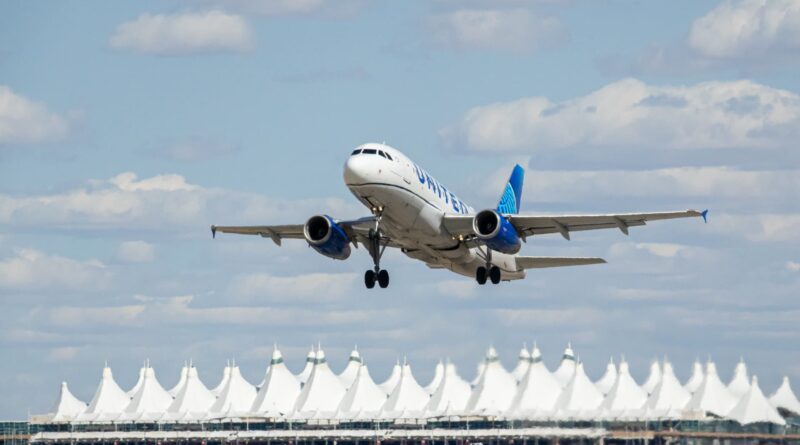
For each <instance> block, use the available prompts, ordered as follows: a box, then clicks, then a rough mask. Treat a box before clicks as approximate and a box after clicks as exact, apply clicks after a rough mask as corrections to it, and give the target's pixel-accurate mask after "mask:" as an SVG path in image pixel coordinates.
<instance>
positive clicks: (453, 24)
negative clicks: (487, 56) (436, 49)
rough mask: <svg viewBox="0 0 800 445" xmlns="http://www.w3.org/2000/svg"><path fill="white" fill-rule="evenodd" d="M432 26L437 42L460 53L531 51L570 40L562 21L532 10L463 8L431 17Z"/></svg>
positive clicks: (429, 23)
mask: <svg viewBox="0 0 800 445" xmlns="http://www.w3.org/2000/svg"><path fill="white" fill-rule="evenodd" d="M428 27H429V30H430V33H431V37H432V39H433V41H434V43H436V44H437V45H439V46H441V47H444V48H450V49H456V50H505V51H515V52H529V51H534V50H536V49H539V48H543V47H549V46H554V45H557V44H559V43H562V42H564V41H565V40H566V37H567V32H566V29H565V28H564V26H563V25H562V24H561V22H560V21H559V20H558V19H556V18H555V17H544V16H540V15H538V14H536V13H534V12H532V11H530V10H528V9H461V10H457V11H451V12H447V13H442V14H437V15H434V16H432V17H430V19H429V20H428Z"/></svg>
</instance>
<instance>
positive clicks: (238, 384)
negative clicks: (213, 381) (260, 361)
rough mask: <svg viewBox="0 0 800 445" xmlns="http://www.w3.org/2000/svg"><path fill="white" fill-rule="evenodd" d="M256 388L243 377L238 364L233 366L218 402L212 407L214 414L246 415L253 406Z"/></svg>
mask: <svg viewBox="0 0 800 445" xmlns="http://www.w3.org/2000/svg"><path fill="white" fill-rule="evenodd" d="M255 399H256V387H255V386H253V385H251V384H250V382H248V381H247V380H245V379H244V377H242V373H241V371H239V367H238V366H236V363H233V364H232V365H231V370H230V375H229V377H228V382H227V383H226V384H225V387H223V388H222V391H220V393H219V395H218V396H217V400H216V401H215V402H214V404H213V405H211V408H210V411H211V412H212V413H244V412H247V411H249V410H250V408H251V407H252V406H253V401H255Z"/></svg>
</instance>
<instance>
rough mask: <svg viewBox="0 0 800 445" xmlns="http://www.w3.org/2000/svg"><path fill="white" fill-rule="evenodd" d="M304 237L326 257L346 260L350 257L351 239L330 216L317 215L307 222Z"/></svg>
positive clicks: (304, 227)
mask: <svg viewBox="0 0 800 445" xmlns="http://www.w3.org/2000/svg"><path fill="white" fill-rule="evenodd" d="M303 235H304V236H305V237H306V241H308V245H310V246H311V247H313V248H314V250H316V251H317V252H319V253H321V254H323V255H325V256H326V257H329V258H333V259H335V260H346V259H347V258H348V257H349V256H350V238H349V237H348V236H347V234H346V233H344V230H342V228H341V227H340V226H339V225H338V224H336V222H334V221H333V219H331V217H330V216H328V215H316V216H312V217H311V218H309V219H308V221H306V225H305V226H303Z"/></svg>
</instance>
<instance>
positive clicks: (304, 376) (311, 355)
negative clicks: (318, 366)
mask: <svg viewBox="0 0 800 445" xmlns="http://www.w3.org/2000/svg"><path fill="white" fill-rule="evenodd" d="M316 359H317V353H316V352H314V347H313V346H312V347H311V350H310V351H308V355H306V364H305V366H304V367H303V370H302V371H300V374H297V380H299V381H300V386H301V387H302V386H303V385H305V384H306V382H307V381H308V378H309V377H311V370H312V369H314V360H316Z"/></svg>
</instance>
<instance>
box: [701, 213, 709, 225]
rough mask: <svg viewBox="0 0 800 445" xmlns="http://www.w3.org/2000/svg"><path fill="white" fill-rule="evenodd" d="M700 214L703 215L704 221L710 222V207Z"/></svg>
mask: <svg viewBox="0 0 800 445" xmlns="http://www.w3.org/2000/svg"><path fill="white" fill-rule="evenodd" d="M700 216H702V217H703V222H704V223H706V224H708V209H705V210H703V211H702V212H700Z"/></svg>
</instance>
